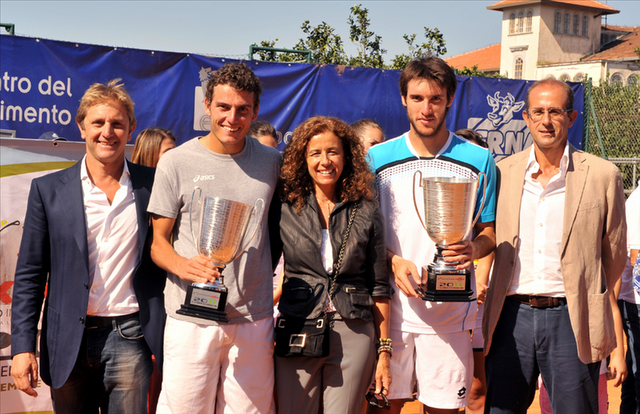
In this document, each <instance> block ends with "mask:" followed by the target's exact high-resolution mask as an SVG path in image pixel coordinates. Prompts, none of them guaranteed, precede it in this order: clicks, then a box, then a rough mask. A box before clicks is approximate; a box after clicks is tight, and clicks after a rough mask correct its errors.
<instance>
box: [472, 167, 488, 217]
mask: <svg viewBox="0 0 640 414" xmlns="http://www.w3.org/2000/svg"><path fill="white" fill-rule="evenodd" d="M480 176H484V180H482V182H483V183H484V188H483V190H482V203H480V209H479V210H478V214H476V218H474V219H473V223H471V228H473V226H475V225H476V221H478V219H479V218H480V213H482V208H483V207H484V202H485V199H486V197H487V174H485V173H483V172H481V173H480V175H479V176H478V180H479V179H480Z"/></svg>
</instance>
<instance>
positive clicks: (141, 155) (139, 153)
mask: <svg viewBox="0 0 640 414" xmlns="http://www.w3.org/2000/svg"><path fill="white" fill-rule="evenodd" d="M165 138H169V139H171V140H172V141H173V142H174V143H175V142H176V137H175V136H174V135H173V134H172V133H171V132H169V131H167V130H166V129H164V128H154V127H149V128H147V129H145V130H144V131H142V132H140V133H139V134H138V137H137V138H136V144H135V145H134V146H133V156H132V157H131V162H133V163H135V164H142V165H146V166H147V167H154V168H155V167H156V166H157V165H158V160H159V159H160V147H161V146H162V141H164V140H165Z"/></svg>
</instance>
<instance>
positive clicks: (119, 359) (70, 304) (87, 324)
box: [11, 79, 166, 414]
mask: <svg viewBox="0 0 640 414" xmlns="http://www.w3.org/2000/svg"><path fill="white" fill-rule="evenodd" d="M119 81H120V80H119V79H114V80H112V81H110V82H109V83H107V84H106V85H103V84H100V83H95V84H93V85H92V86H91V87H90V88H89V89H87V91H86V92H85V94H84V95H83V97H82V99H81V100H80V107H79V108H78V112H77V115H76V123H77V125H78V128H79V129H80V135H81V136H82V139H83V140H85V141H86V151H87V153H86V156H85V157H84V158H83V159H82V160H81V161H80V162H78V163H77V164H75V165H74V166H72V167H70V168H67V169H65V170H62V171H58V172H54V173H52V174H48V175H45V176H43V177H40V178H36V179H34V180H33V181H32V183H31V190H30V192H29V203H28V206H27V213H26V218H25V223H24V232H23V235H22V243H21V245H20V255H19V257H18V264H17V267H16V275H15V284H14V286H13V307H12V315H11V351H12V353H13V363H12V367H11V375H12V376H13V379H14V381H15V384H16V387H17V388H18V389H19V390H21V391H23V392H25V393H26V394H28V395H31V396H34V397H35V396H37V393H36V391H35V390H34V388H35V386H36V383H37V381H38V364H37V362H36V357H35V351H36V338H37V336H38V320H39V319H40V314H41V311H42V302H43V300H45V291H46V292H47V297H46V300H45V302H44V317H43V321H42V336H41V338H40V368H41V373H42V378H43V380H44V382H45V383H47V384H49V385H50V386H51V397H52V400H53V409H54V411H55V412H56V414H65V413H68V414H77V413H97V412H98V410H101V411H102V412H103V413H106V412H111V413H125V414H126V413H131V414H142V413H146V412H147V409H146V408H147V405H146V402H147V387H148V383H149V377H150V376H151V372H152V369H153V366H152V363H151V354H152V352H153V354H154V355H155V356H156V359H157V361H158V365H159V366H160V367H162V335H163V331H164V324H165V318H166V316H165V313H164V301H163V298H164V297H163V293H162V292H163V289H164V284H165V273H164V272H163V271H161V270H160V269H158V268H157V267H156V266H155V265H154V264H153V262H152V261H151V258H150V255H149V243H150V242H151V231H150V229H149V214H147V212H146V210H147V203H148V201H149V197H150V193H151V187H152V185H153V180H154V172H155V170H154V169H153V168H148V167H144V166H141V165H136V164H132V163H129V162H128V161H127V160H126V159H125V156H124V153H125V146H126V143H127V142H128V141H129V140H130V139H131V134H132V133H133V130H134V129H135V127H136V118H135V114H134V110H133V106H134V104H133V101H132V100H131V97H130V96H129V94H128V93H127V91H126V90H125V89H124V86H123V85H122V84H119Z"/></svg>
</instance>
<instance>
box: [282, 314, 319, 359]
mask: <svg viewBox="0 0 640 414" xmlns="http://www.w3.org/2000/svg"><path fill="white" fill-rule="evenodd" d="M275 352H276V355H277V356H279V357H283V358H288V357H296V356H306V357H312V358H322V357H326V356H328V355H329V327H328V326H327V316H326V315H322V316H321V317H320V318H317V319H303V318H289V317H286V316H279V317H278V320H277V322H276V349H275Z"/></svg>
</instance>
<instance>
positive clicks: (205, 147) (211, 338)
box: [149, 63, 281, 413]
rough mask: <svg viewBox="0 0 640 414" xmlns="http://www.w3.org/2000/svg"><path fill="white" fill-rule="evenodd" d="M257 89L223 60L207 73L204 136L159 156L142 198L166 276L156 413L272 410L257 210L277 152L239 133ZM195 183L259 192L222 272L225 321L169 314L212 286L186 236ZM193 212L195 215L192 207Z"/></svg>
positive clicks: (265, 273) (270, 183)
mask: <svg viewBox="0 0 640 414" xmlns="http://www.w3.org/2000/svg"><path fill="white" fill-rule="evenodd" d="M261 91H262V89H261V86H260V81H259V80H258V78H257V76H256V75H255V74H254V73H253V72H252V71H251V69H249V68H248V67H247V66H246V65H245V64H242V63H241V64H226V65H225V66H224V67H223V68H221V69H219V70H217V71H216V72H214V73H213V74H212V76H211V79H210V81H209V83H208V85H207V91H206V95H205V96H206V97H205V110H206V113H207V115H209V116H210V117H211V132H210V133H209V134H208V135H206V136H204V137H199V138H194V139H192V140H190V141H188V142H186V143H185V144H183V145H181V146H180V147H178V148H176V149H174V150H172V151H170V152H168V153H167V154H166V155H165V156H163V157H162V159H161V161H160V162H159V163H158V169H157V172H156V180H155V183H154V187H153V191H152V194H151V200H150V202H149V212H151V213H153V219H152V220H153V231H154V238H153V244H152V246H151V257H152V258H153V260H154V261H155V262H156V264H158V266H160V267H161V268H163V269H165V270H167V272H168V278H167V286H166V288H165V303H166V310H167V315H168V318H167V325H166V329H165V339H164V341H165V342H164V352H165V354H164V358H165V363H164V377H163V384H162V393H161V395H160V401H159V403H158V412H196V413H198V412H210V411H214V412H224V411H225V409H226V411H228V412H237V413H240V412H241V413H272V412H274V411H275V410H274V408H275V407H274V403H273V381H274V380H273V358H272V356H273V333H272V329H273V320H272V318H271V316H272V309H273V298H272V293H271V275H272V266H271V254H270V249H269V237H268V231H267V219H266V218H267V215H268V211H266V210H267V208H268V206H269V204H270V203H271V199H272V197H273V193H274V189H275V184H276V180H277V178H278V173H279V169H280V163H281V156H280V153H279V152H278V151H277V150H275V149H273V148H268V147H265V146H263V145H262V144H260V143H259V142H258V141H257V140H255V139H253V138H250V137H245V135H246V133H247V131H248V129H249V126H250V124H251V122H252V121H254V120H255V119H256V117H257V116H258V108H259V103H260V100H259V99H260V93H261ZM196 186H197V187H199V188H200V189H201V190H202V195H203V196H211V197H221V198H224V199H228V200H232V201H237V202H241V203H245V204H248V205H255V204H256V200H257V199H258V198H261V199H263V200H264V203H265V207H267V208H265V211H264V213H263V219H262V221H261V223H260V226H259V228H258V230H257V233H256V235H255V237H254V238H253V240H252V241H251V243H250V244H249V245H248V247H247V249H246V250H245V251H244V252H243V253H242V254H241V255H240V256H239V257H238V258H237V259H236V260H234V261H233V262H232V263H230V264H228V265H227V266H226V268H225V269H224V276H225V278H224V282H225V285H226V287H227V288H228V297H227V304H226V308H225V311H226V312H227V315H226V316H227V318H228V320H229V322H228V323H223V322H218V321H215V320H210V319H204V318H197V317H192V316H185V315H182V314H178V313H176V311H177V310H178V309H180V305H182V304H183V303H185V296H186V291H187V288H188V287H189V285H190V284H191V283H192V282H200V283H203V282H213V281H215V279H216V278H218V277H219V276H220V273H219V272H218V270H217V269H216V268H215V267H214V265H213V264H212V263H211V262H210V260H208V259H207V258H204V257H202V256H199V255H198V252H197V250H196V247H195V243H194V241H193V238H192V236H191V230H190V222H189V220H190V214H189V210H190V208H191V194H192V191H193V189H194V187H196ZM194 203H196V201H195V200H194ZM193 209H194V214H195V213H196V212H198V206H196V205H194V206H193ZM197 225H198V224H197V223H195V224H194V231H196V232H197V231H198V230H197ZM249 231H251V229H249ZM172 237H173V240H172ZM214 408H215V409H214Z"/></svg>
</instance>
